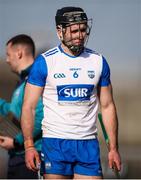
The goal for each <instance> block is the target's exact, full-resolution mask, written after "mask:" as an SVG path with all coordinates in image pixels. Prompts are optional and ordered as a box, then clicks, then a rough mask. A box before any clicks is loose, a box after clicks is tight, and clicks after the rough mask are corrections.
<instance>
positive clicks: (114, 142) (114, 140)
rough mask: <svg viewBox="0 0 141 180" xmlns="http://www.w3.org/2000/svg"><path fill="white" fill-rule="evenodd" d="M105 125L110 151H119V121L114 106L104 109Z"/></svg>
mask: <svg viewBox="0 0 141 180" xmlns="http://www.w3.org/2000/svg"><path fill="white" fill-rule="evenodd" d="M102 117H103V123H104V126H105V128H106V132H107V134H108V137H109V145H110V150H117V149H118V119H117V113H116V108H115V106H114V105H113V104H111V105H109V107H107V108H105V109H102Z"/></svg>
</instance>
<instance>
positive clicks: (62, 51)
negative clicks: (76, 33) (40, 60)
mask: <svg viewBox="0 0 141 180" xmlns="http://www.w3.org/2000/svg"><path fill="white" fill-rule="evenodd" d="M58 48H59V49H60V51H61V53H64V54H65V55H66V56H69V57H71V58H73V59H74V58H77V57H78V56H80V54H81V53H80V54H78V55H76V56H71V55H69V54H67V53H66V52H64V50H63V49H62V47H61V44H60V45H59V46H58Z"/></svg>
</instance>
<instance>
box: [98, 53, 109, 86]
mask: <svg viewBox="0 0 141 180" xmlns="http://www.w3.org/2000/svg"><path fill="white" fill-rule="evenodd" d="M102 60H103V64H102V73H101V77H100V80H99V86H108V85H109V84H111V80H110V67H109V65H108V63H107V61H106V59H105V58H104V57H102Z"/></svg>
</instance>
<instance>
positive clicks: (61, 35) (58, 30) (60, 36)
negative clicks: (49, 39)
mask: <svg viewBox="0 0 141 180" xmlns="http://www.w3.org/2000/svg"><path fill="white" fill-rule="evenodd" d="M57 36H58V38H59V39H60V40H61V41H62V40H63V33H62V27H61V26H57Z"/></svg>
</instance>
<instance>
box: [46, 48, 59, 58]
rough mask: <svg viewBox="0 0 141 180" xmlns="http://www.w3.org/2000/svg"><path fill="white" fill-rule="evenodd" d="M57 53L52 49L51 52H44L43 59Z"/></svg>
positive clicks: (56, 50) (55, 49)
mask: <svg viewBox="0 0 141 180" xmlns="http://www.w3.org/2000/svg"><path fill="white" fill-rule="evenodd" d="M57 52H59V51H58V49H57V48H54V49H52V50H49V51H47V52H45V53H44V55H45V57H47V56H50V55H52V54H56V53H57Z"/></svg>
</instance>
